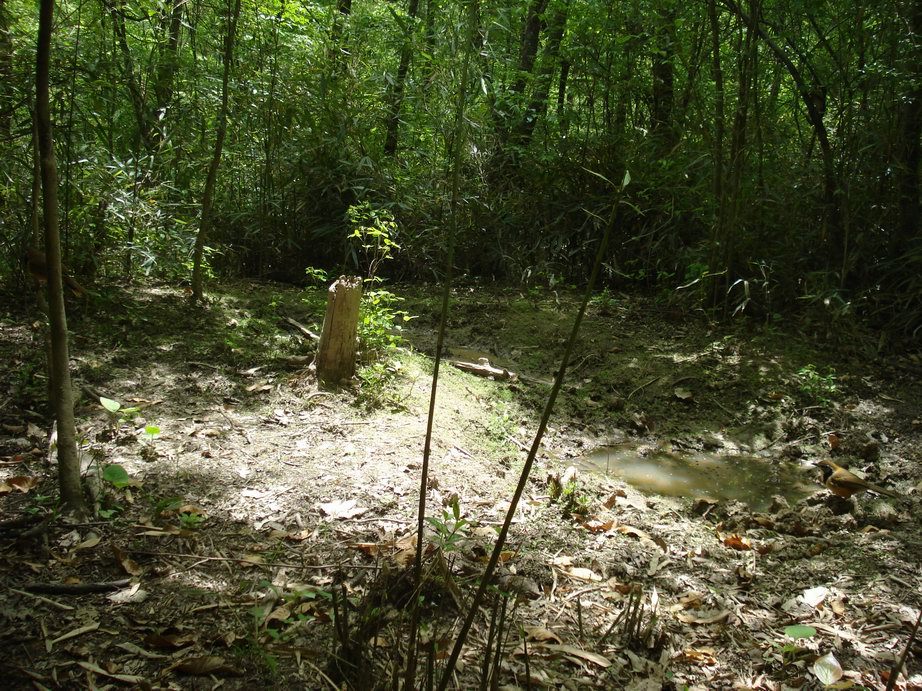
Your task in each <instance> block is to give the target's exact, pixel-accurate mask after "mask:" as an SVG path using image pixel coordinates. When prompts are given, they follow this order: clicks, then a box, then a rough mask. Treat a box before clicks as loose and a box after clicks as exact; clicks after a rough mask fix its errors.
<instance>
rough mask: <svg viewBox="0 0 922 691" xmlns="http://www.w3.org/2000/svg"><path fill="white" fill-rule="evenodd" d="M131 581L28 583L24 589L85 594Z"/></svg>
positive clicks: (52, 592) (60, 593)
mask: <svg viewBox="0 0 922 691" xmlns="http://www.w3.org/2000/svg"><path fill="white" fill-rule="evenodd" d="M130 583H131V579H130V578H122V579H120V580H118V581H104V582H101V583H27V584H26V585H24V586H23V589H24V590H28V591H30V592H33V593H47V594H50V595H85V594H87V593H106V592H108V591H110V590H118V589H119V588H124V587H125V586H126V585H129V584H130Z"/></svg>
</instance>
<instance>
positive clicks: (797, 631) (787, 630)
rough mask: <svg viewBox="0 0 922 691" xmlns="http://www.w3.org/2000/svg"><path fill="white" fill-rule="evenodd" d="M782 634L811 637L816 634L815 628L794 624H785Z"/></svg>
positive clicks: (793, 636)
mask: <svg viewBox="0 0 922 691" xmlns="http://www.w3.org/2000/svg"><path fill="white" fill-rule="evenodd" d="M784 635H785V636H787V637H788V638H813V637H814V636H815V635H816V629H814V628H813V627H812V626H804V625H803V624H795V625H794V626H785V627H784Z"/></svg>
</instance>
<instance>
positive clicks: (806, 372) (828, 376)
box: [797, 364, 839, 405]
mask: <svg viewBox="0 0 922 691" xmlns="http://www.w3.org/2000/svg"><path fill="white" fill-rule="evenodd" d="M797 380H798V382H799V387H800V394H801V399H802V400H803V401H804V402H805V403H806V404H808V405H829V404H830V403H832V401H833V399H834V398H835V396H837V395H838V393H839V385H838V383H837V380H836V372H835V370H834V369H832V368H831V367H829V368H827V370H826V373H825V374H822V373H820V372H819V371H818V370H817V369H816V366H815V365H812V364H808V365H804V366H803V367H801V368H800V369H799V370H798V371H797Z"/></svg>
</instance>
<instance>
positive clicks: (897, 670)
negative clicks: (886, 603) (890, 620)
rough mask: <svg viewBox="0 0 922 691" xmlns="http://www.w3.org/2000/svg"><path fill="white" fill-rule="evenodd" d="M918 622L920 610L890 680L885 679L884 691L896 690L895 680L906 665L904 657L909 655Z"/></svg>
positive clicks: (921, 609) (921, 617)
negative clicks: (885, 686)
mask: <svg viewBox="0 0 922 691" xmlns="http://www.w3.org/2000/svg"><path fill="white" fill-rule="evenodd" d="M920 621H922V608H919V615H918V616H917V617H916V623H915V624H913V625H912V631H910V632H909V640H908V641H906V647H905V648H903V653H902V654H901V655H900V659H899V660H897V661H896V663H895V664H894V665H893V667H892V668H891V669H890V678H889V679H887V688H886V689H885V691H893V689H895V688H896V680H897V678H898V677H899V676H900V671H901V670H902V669H903V665H905V664H906V656H907V655H909V649H910V648H912V644H913V642H914V641H915V640H916V633H917V632H918V631H919V622H920Z"/></svg>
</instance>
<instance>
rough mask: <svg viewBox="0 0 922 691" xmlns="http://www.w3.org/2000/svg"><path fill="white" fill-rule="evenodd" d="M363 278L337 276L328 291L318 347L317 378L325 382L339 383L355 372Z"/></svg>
mask: <svg viewBox="0 0 922 691" xmlns="http://www.w3.org/2000/svg"><path fill="white" fill-rule="evenodd" d="M361 300H362V279H361V278H359V277H358V276H340V277H339V280H337V281H336V282H335V283H334V284H333V285H332V286H330V290H329V292H328V293H327V311H326V315H325V316H324V318H323V331H321V333H320V344H319V345H318V346H317V359H316V360H315V361H314V362H315V364H316V367H317V379H318V380H320V381H321V382H323V383H324V384H334V385H335V384H339V383H340V382H341V381H343V380H344V379H349V378H350V377H351V376H352V375H353V374H355V351H356V343H355V339H356V334H357V332H358V323H359V304H360V303H361Z"/></svg>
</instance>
